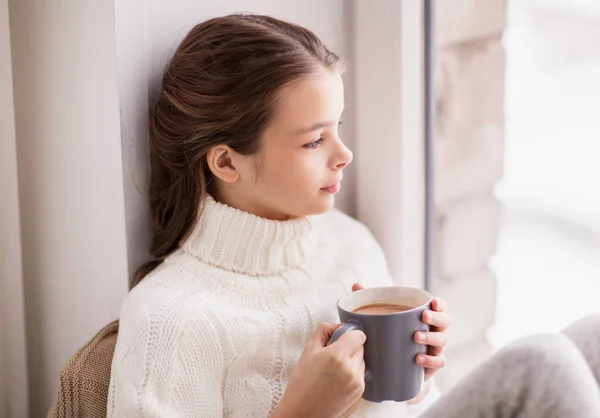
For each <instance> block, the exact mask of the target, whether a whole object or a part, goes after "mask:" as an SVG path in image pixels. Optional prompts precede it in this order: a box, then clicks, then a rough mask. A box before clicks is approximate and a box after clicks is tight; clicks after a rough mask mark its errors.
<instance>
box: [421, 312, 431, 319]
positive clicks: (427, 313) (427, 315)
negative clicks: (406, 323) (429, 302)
mask: <svg viewBox="0 0 600 418" xmlns="http://www.w3.org/2000/svg"><path fill="white" fill-rule="evenodd" d="M423 316H424V317H425V319H431V314H430V313H429V311H425V312H423Z"/></svg>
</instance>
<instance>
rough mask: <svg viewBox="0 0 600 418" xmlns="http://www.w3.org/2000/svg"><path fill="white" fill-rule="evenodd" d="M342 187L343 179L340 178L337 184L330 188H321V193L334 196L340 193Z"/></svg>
mask: <svg viewBox="0 0 600 418" xmlns="http://www.w3.org/2000/svg"><path fill="white" fill-rule="evenodd" d="M341 186H342V179H341V178H340V179H339V180H337V181H336V182H335V183H332V184H330V185H329V186H325V187H321V191H323V192H326V193H331V194H334V193H337V192H339V191H340V188H341Z"/></svg>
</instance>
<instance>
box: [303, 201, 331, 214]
mask: <svg viewBox="0 0 600 418" xmlns="http://www.w3.org/2000/svg"><path fill="white" fill-rule="evenodd" d="M334 204H335V198H334V197H333V196H327V197H326V198H324V199H323V198H321V199H317V200H316V201H315V203H314V204H313V205H311V207H310V208H308V211H307V212H309V213H306V215H305V216H310V215H322V214H323V213H327V212H329V211H330V210H331V209H333V206H334Z"/></svg>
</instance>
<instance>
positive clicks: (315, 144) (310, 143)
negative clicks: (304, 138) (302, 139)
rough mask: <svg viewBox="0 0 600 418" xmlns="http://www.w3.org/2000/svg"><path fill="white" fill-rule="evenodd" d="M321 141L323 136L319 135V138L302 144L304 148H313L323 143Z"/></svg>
mask: <svg viewBox="0 0 600 418" xmlns="http://www.w3.org/2000/svg"><path fill="white" fill-rule="evenodd" d="M323 141H324V138H322V137H321V138H319V139H317V140H316V141H313V142H309V143H308V144H305V145H303V146H304V148H308V149H315V148H318V147H319V145H321V144H322V143H323Z"/></svg>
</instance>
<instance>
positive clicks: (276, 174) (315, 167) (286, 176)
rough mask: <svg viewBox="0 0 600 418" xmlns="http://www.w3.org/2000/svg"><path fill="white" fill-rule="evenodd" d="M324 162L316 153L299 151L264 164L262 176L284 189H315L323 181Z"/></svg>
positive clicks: (269, 183) (273, 184) (270, 183)
mask: <svg viewBox="0 0 600 418" xmlns="http://www.w3.org/2000/svg"><path fill="white" fill-rule="evenodd" d="M323 164H324V162H323V161H322V160H321V159H320V158H319V156H318V155H316V154H310V153H297V154H296V155H288V156H287V157H286V158H277V159H275V160H273V161H271V163H270V164H268V165H265V166H264V170H263V171H262V172H261V178H262V179H263V180H264V182H265V184H266V185H267V186H271V187H274V188H276V189H279V190H282V191H284V190H285V191H293V190H295V191H296V192H297V191H299V190H313V189H314V188H315V186H316V185H318V184H320V183H321V181H322V173H323Z"/></svg>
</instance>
